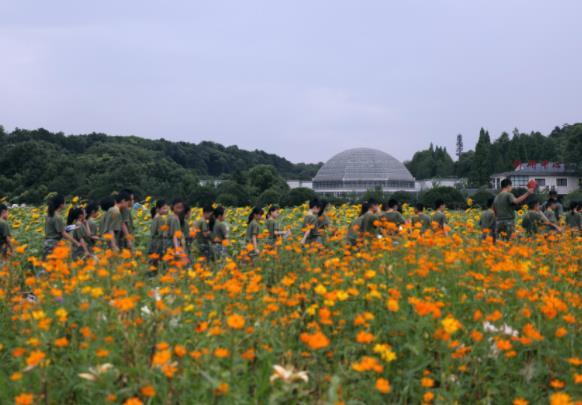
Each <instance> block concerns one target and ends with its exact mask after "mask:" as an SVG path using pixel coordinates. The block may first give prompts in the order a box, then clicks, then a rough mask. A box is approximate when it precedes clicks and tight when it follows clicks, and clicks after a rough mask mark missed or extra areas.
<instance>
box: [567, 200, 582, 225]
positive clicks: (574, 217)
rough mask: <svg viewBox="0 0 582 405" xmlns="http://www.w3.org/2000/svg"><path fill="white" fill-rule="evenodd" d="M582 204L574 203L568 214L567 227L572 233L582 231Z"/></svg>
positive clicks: (571, 204)
mask: <svg viewBox="0 0 582 405" xmlns="http://www.w3.org/2000/svg"><path fill="white" fill-rule="evenodd" d="M581 207H582V203H579V202H575V201H572V202H571V203H570V207H569V209H568V212H567V213H566V227H567V228H568V229H570V230H571V231H572V232H575V231H582V214H581V213H580V208H581Z"/></svg>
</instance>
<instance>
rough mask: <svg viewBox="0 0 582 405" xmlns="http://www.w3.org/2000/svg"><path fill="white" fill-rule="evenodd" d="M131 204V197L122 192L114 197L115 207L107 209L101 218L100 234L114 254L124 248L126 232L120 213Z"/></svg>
mask: <svg viewBox="0 0 582 405" xmlns="http://www.w3.org/2000/svg"><path fill="white" fill-rule="evenodd" d="M130 202H131V196H130V195H129V194H127V193H126V192H124V191H122V192H120V193H119V194H117V195H116V196H115V205H113V207H111V208H109V209H108V210H107V212H106V213H105V216H104V217H103V223H102V234H103V238H104V239H105V240H106V241H107V244H108V246H109V248H110V249H111V250H113V251H114V252H119V250H120V249H121V247H122V246H124V242H123V240H124V238H125V232H126V230H127V228H126V226H125V224H124V222H123V214H122V211H123V210H124V209H127V207H128V205H129V204H130Z"/></svg>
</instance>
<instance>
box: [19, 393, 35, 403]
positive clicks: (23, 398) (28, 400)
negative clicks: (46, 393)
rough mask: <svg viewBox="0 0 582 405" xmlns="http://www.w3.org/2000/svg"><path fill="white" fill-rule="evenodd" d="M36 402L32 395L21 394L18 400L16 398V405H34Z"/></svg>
mask: <svg viewBox="0 0 582 405" xmlns="http://www.w3.org/2000/svg"><path fill="white" fill-rule="evenodd" d="M33 402H34V395H32V394H27V393H24V394H20V395H18V396H17V397H16V398H14V403H15V404H16V405H32V403H33Z"/></svg>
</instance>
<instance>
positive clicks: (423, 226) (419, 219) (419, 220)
mask: <svg viewBox="0 0 582 405" xmlns="http://www.w3.org/2000/svg"><path fill="white" fill-rule="evenodd" d="M414 214H415V215H414V217H412V226H413V227H415V228H417V227H420V231H421V232H423V233H424V232H426V231H427V230H429V229H431V225H432V220H431V219H430V216H428V215H427V214H426V213H425V212H424V204H423V203H417V204H416V205H415V206H414ZM417 224H419V225H417Z"/></svg>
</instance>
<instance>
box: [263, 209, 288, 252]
mask: <svg viewBox="0 0 582 405" xmlns="http://www.w3.org/2000/svg"><path fill="white" fill-rule="evenodd" d="M280 211H281V209H280V208H279V206H277V205H272V206H271V207H269V210H268V211H267V215H266V219H267V221H266V222H265V225H266V227H267V231H268V232H269V236H268V237H267V243H268V244H270V245H275V244H276V243H277V241H278V240H279V239H281V238H282V237H287V236H289V231H285V230H283V229H282V228H281V223H280V222H279V220H278V218H279V214H280Z"/></svg>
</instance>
